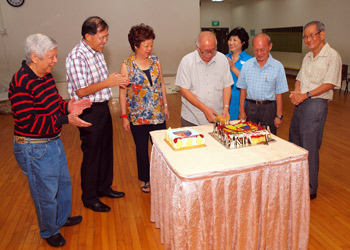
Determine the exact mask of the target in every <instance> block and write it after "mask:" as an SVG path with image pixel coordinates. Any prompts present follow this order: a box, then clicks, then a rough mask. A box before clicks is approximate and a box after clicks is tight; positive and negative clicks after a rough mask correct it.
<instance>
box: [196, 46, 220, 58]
mask: <svg viewBox="0 0 350 250" xmlns="http://www.w3.org/2000/svg"><path fill="white" fill-rule="evenodd" d="M197 48H198V49H199V51H200V52H201V53H202V54H203V55H205V56H207V55H209V54H212V55H215V54H216V49H212V50H205V51H203V50H201V48H199V47H197Z"/></svg>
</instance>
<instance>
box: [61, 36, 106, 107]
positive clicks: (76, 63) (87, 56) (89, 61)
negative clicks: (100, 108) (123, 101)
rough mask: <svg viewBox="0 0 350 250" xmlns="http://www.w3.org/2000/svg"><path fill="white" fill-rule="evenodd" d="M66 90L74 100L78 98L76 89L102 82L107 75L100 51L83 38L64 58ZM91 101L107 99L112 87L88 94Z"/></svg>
mask: <svg viewBox="0 0 350 250" xmlns="http://www.w3.org/2000/svg"><path fill="white" fill-rule="evenodd" d="M66 70H67V75H66V79H67V84H68V92H69V94H70V96H71V97H74V98H75V99H76V100H78V99H80V98H79V97H78V95H77V94H76V91H77V90H79V89H83V88H86V87H88V86H89V85H90V84H95V83H99V82H102V81H104V80H106V79H107V77H108V70H107V64H106V61H105V58H104V56H103V53H102V52H97V51H95V50H93V49H91V48H90V46H89V45H87V44H86V43H85V42H84V40H81V41H80V43H79V44H78V45H77V46H75V47H74V48H73V49H72V51H71V52H70V53H69V54H68V56H67V58H66ZM88 97H89V99H90V100H91V101H92V102H104V101H108V100H109V99H110V98H111V97H112V89H111V88H105V89H103V90H101V91H98V92H96V93H94V94H91V95H89V96H88Z"/></svg>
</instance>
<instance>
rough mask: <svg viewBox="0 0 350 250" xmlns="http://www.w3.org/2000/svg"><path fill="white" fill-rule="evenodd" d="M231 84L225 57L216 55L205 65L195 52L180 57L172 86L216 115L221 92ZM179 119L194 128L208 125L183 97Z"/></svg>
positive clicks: (220, 101) (195, 108)
mask: <svg viewBox="0 0 350 250" xmlns="http://www.w3.org/2000/svg"><path fill="white" fill-rule="evenodd" d="M232 84H233V80H232V76H231V73H230V67H229V64H228V61H227V58H226V57H225V55H224V54H222V53H220V52H217V53H216V55H215V56H214V57H213V58H212V59H211V61H210V62H209V63H208V64H206V63H205V62H204V61H203V60H202V59H201V58H200V56H199V54H198V51H197V50H195V51H193V52H191V53H189V54H187V55H186V56H185V57H184V58H182V60H181V62H180V65H179V68H178V70H177V74H176V81H175V85H177V86H179V87H181V88H184V89H188V90H190V91H191V93H192V94H194V95H195V96H196V97H197V98H198V99H199V100H200V101H201V102H202V103H204V104H205V105H207V106H208V107H211V108H212V109H214V110H215V111H216V112H217V113H218V114H222V111H223V90H224V88H226V87H230V86H231V85H232ZM181 117H182V118H183V119H185V120H186V121H189V122H191V123H194V124H197V125H204V124H208V123H209V122H208V120H207V119H206V117H205V115H204V113H203V111H201V110H200V109H198V108H197V107H195V106H194V105H192V104H191V103H190V102H189V101H188V100H187V99H186V98H184V97H182V107H181Z"/></svg>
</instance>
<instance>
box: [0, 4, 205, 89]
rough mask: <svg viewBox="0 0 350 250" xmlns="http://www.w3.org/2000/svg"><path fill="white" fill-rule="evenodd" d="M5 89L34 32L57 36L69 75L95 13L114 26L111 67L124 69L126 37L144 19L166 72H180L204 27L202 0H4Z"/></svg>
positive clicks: (1, 80)
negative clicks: (71, 57)
mask: <svg viewBox="0 0 350 250" xmlns="http://www.w3.org/2000/svg"><path fill="white" fill-rule="evenodd" d="M0 15H1V17H0V31H2V30H3V29H6V34H2V35H0V36H1V39H0V92H3V90H1V89H4V88H6V89H7V87H8V83H9V81H10V79H11V77H12V75H13V74H14V73H15V72H16V71H17V70H18V69H19V67H20V63H21V61H22V60H23V59H24V49H23V43H24V39H25V37H26V36H28V35H29V34H32V33H38V32H40V33H44V34H46V35H49V36H52V37H53V38H54V39H56V41H57V42H58V45H59V47H58V57H59V58H58V60H59V61H58V63H57V65H56V66H55V68H54V70H53V74H54V77H55V79H56V81H57V82H60V81H65V58H66V56H67V54H68V52H69V51H70V50H71V49H72V48H73V47H74V46H75V45H76V44H77V43H78V42H79V41H80V39H81V35H80V31H81V25H82V23H83V21H84V20H85V19H86V18H87V17H89V16H92V15H98V16H101V17H102V18H103V19H105V20H106V21H107V23H108V24H109V26H110V29H109V31H110V39H109V42H108V43H107V45H106V47H105V51H104V53H105V57H106V61H107V65H108V68H109V71H110V73H112V72H113V71H119V69H120V65H121V62H122V60H123V59H125V58H126V57H128V56H129V55H130V54H131V49H130V46H129V43H128V40H127V35H128V32H129V29H130V27H131V26H132V25H135V24H139V23H141V22H143V23H146V24H148V25H150V26H152V27H153V29H154V31H155V34H156V39H155V48H154V51H153V52H154V54H156V55H157V56H159V58H160V60H161V62H162V67H163V73H164V74H175V73H176V70H177V66H178V64H179V62H180V60H181V58H182V57H183V56H184V55H185V54H187V53H188V52H190V51H192V50H193V49H194V41H195V38H196V36H197V34H198V32H199V31H200V25H199V22H200V18H199V0H175V1H174V0H142V1H141V0H127V1H121V0H100V1H92V0H73V1H71V0H56V1H54V0H35V1H31V0H26V1H25V3H24V5H23V6H21V7H19V8H14V7H11V6H10V5H9V4H7V2H6V1H5V0H2V1H0Z"/></svg>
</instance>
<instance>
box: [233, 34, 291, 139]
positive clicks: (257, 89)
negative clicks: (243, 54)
mask: <svg viewBox="0 0 350 250" xmlns="http://www.w3.org/2000/svg"><path fill="white" fill-rule="evenodd" d="M271 49H272V43H271V40H270V37H269V36H268V35H266V34H258V35H256V36H255V37H254V39H253V51H254V54H255V57H254V58H253V59H251V60H249V61H247V62H246V63H245V64H244V65H243V67H242V70H241V73H240V75H239V78H238V81H237V87H238V88H240V89H241V94H240V97H239V102H240V104H239V115H238V118H239V119H240V120H246V119H248V120H250V121H252V122H255V123H260V125H262V126H269V127H270V130H271V132H272V133H273V134H276V132H277V128H279V127H281V126H282V119H283V112H282V106H283V105H282V93H284V92H287V91H288V84H287V78H286V73H285V71H284V67H283V65H282V64H281V63H280V62H279V61H277V60H276V59H274V58H272V56H271V55H270V51H271ZM246 99H247V105H246V107H244V102H245V100H246Z"/></svg>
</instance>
